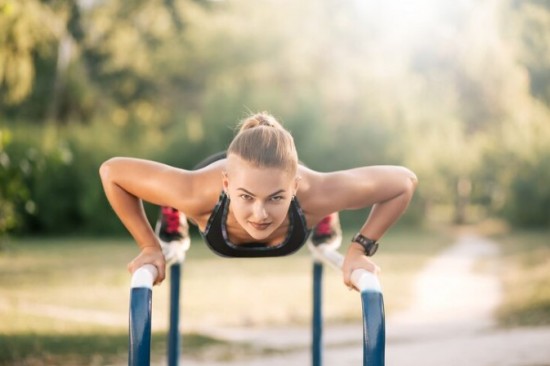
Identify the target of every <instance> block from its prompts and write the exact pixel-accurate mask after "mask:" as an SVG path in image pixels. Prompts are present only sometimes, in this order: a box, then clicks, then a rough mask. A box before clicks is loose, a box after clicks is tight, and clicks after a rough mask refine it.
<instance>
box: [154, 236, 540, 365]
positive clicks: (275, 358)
mask: <svg viewBox="0 0 550 366" xmlns="http://www.w3.org/2000/svg"><path fill="white" fill-rule="evenodd" d="M498 254H499V253H498V246H497V245H496V244H495V243H493V242H491V241H489V240H487V239H484V238H482V237H479V236H476V235H462V236H461V237H460V238H459V239H458V240H457V242H456V243H454V244H453V245H452V246H451V247H450V248H448V249H447V250H445V251H444V252H442V253H440V255H438V256H437V257H435V258H434V259H433V260H431V261H430V262H429V263H428V265H427V266H426V267H425V268H424V270H423V271H422V272H421V273H420V274H419V275H418V277H417V279H416V281H415V301H413V302H412V303H411V305H410V307H409V308H408V309H406V310H405V311H403V312H401V313H398V314H395V315H393V316H391V317H389V318H388V319H386V332H387V341H386V342H387V343H386V365H388V366H432V365H433V366H435V365H437V366H441V365H445V366H453V365H468V366H550V328H549V327H535V328H513V329H503V328H501V327H499V326H497V324H496V323H495V320H494V316H493V314H494V310H495V308H496V307H497V305H498V304H499V301H500V298H501V288H500V282H499V280H498V270H499V268H497V267H496V262H497V261H496V258H497V256H498ZM204 331H205V332H207V333H210V334H212V335H215V336H218V337H222V338H225V339H228V340H235V341H246V342H249V343H252V344H256V345H258V346H261V347H263V346H267V347H271V348H275V349H279V350H280V352H277V353H276V355H273V354H272V355H267V356H265V357H258V358H254V359H246V360H242V359H241V360H235V361H228V362H219V361H217V362H214V361H212V362H211V361H208V360H202V361H197V360H193V359H188V358H186V357H185V356H184V357H183V359H182V364H185V365H188V366H199V365H200V366H206V365H209V366H222V365H225V366H234V365H235V366H236V365H239V366H260V365H261V366H271V365H273V366H275V365H277V366H280V365H284V366H303V365H308V364H311V360H310V353H309V348H308V347H309V344H310V339H311V337H310V330H309V329H307V328H284V329H283V328H278V329H273V328H271V329H235V328H231V329H216V330H214V329H204ZM361 339H362V329H361V325H360V324H357V325H345V326H341V325H340V326H326V327H325V334H324V344H325V349H324V363H325V364H326V365H336V366H346V365H350V366H351V365H353V366H357V365H361V364H362V348H361ZM164 364H165V363H164Z"/></svg>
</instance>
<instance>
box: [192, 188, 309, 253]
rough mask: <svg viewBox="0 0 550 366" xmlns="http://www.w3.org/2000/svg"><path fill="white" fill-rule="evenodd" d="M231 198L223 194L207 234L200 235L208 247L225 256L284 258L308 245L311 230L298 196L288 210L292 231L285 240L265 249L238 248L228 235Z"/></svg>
mask: <svg viewBox="0 0 550 366" xmlns="http://www.w3.org/2000/svg"><path fill="white" fill-rule="evenodd" d="M229 202H230V201H229V198H228V197H227V195H226V194H225V192H222V193H221V195H220V200H219V201H218V203H217V204H216V207H214V210H213V211H212V214H211V215H210V218H209V219H208V224H207V225H206V229H205V231H204V232H202V231H201V232H200V233H201V235H202V237H203V238H204V240H205V241H206V244H207V245H208V247H209V248H210V249H211V250H212V251H213V252H214V253H216V254H218V255H220V256H222V257H238V258H257V257H281V256H285V255H289V254H292V253H294V252H296V251H297V250H298V249H300V248H301V247H302V246H303V245H304V243H305V242H306V240H307V238H308V236H309V234H310V232H311V230H308V229H307V224H306V219H305V216H304V213H303V211H302V209H301V207H300V205H299V203H298V200H297V199H296V197H294V198H293V199H292V201H291V202H290V207H289V209H288V217H289V228H288V233H287V235H286V238H285V240H284V241H283V242H282V243H281V244H278V245H276V246H266V245H265V244H263V243H245V244H239V245H235V244H233V243H231V242H230V241H229V238H228V235H227V228H226V226H225V224H226V222H227V213H228V211H229Z"/></svg>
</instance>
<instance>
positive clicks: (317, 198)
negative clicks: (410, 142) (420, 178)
mask: <svg viewBox="0 0 550 366" xmlns="http://www.w3.org/2000/svg"><path fill="white" fill-rule="evenodd" d="M299 175H300V177H301V180H300V184H299V189H298V199H299V200H300V203H301V204H302V206H303V208H304V211H306V212H310V213H312V214H315V213H317V212H318V213H319V214H321V215H322V214H330V213H332V212H335V211H342V210H351V209H359V208H363V207H367V206H371V205H373V204H375V203H378V202H382V201H384V200H387V199H390V198H392V197H394V196H396V195H398V194H400V193H402V192H404V191H406V190H410V189H411V188H412V189H414V186H415V185H416V176H415V175H414V173H412V172H411V171H410V170H409V169H407V168H404V167H401V166H390V165H385V166H363V167H357V168H352V169H346V170H339V171H333V172H326V173H322V172H316V171H314V170H311V169H308V168H306V167H300V169H299Z"/></svg>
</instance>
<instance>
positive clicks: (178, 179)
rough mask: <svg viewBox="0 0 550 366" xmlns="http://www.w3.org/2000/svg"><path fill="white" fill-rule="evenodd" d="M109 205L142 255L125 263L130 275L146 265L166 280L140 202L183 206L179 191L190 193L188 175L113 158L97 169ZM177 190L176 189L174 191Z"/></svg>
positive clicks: (131, 160)
mask: <svg viewBox="0 0 550 366" xmlns="http://www.w3.org/2000/svg"><path fill="white" fill-rule="evenodd" d="M99 172H100V176H101V181H102V184H103V188H104V190H105V194H106V196H107V199H108V200H109V203H110V204H111V206H112V208H113V210H114V211H115V212H116V214H117V215H118V217H119V218H120V220H121V221H122V223H123V224H124V226H125V227H126V228H127V229H128V231H129V232H130V234H131V235H132V237H133V238H134V240H135V241H136V243H137V245H138V247H139V248H140V250H141V253H140V254H139V255H138V256H137V257H136V258H135V259H134V260H133V261H132V262H130V263H129V264H128V269H129V270H130V272H132V273H133V272H134V271H135V270H136V269H137V268H139V267H141V266H142V265H144V264H146V263H151V264H153V265H155V266H156V267H157V269H158V272H159V275H158V278H157V279H156V281H155V283H157V284H158V283H160V282H162V281H163V280H164V278H165V261H164V256H163V255H162V250H161V247H160V244H159V242H158V239H157V237H156V235H155V233H154V232H153V229H152V228H151V225H150V224H149V221H148V220H147V217H146V215H145V211H144V209H143V204H142V199H143V200H146V201H148V202H151V203H153V204H157V205H165V206H178V205H179V206H181V205H183V206H185V202H182V198H181V190H182V189H183V190H184V191H187V192H189V191H191V189H192V179H190V177H189V173H188V172H185V171H182V170H180V169H175V168H172V167H170V166H167V165H164V164H159V163H155V162H152V161H147V160H140V159H132V158H113V159H110V160H108V161H106V162H105V163H103V164H102V165H101V168H100V170H99ZM174 187H177V188H174Z"/></svg>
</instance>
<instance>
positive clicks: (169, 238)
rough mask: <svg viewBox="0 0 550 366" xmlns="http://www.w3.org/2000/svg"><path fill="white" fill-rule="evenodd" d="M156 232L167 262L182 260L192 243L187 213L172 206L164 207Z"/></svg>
mask: <svg viewBox="0 0 550 366" xmlns="http://www.w3.org/2000/svg"><path fill="white" fill-rule="evenodd" d="M155 233H156V234H157V236H158V238H159V239H160V245H161V247H162V252H163V253H164V257H165V259H166V262H167V263H170V262H176V261H179V262H182V261H183V259H184V258H185V252H186V251H187V249H189V245H190V243H191V240H190V238H189V224H188V223H187V218H186V217H185V214H184V213H183V212H179V211H178V210H176V209H175V208H172V207H166V206H165V207H162V208H161V210H160V216H159V218H158V220H157V224H156V226H155Z"/></svg>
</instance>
